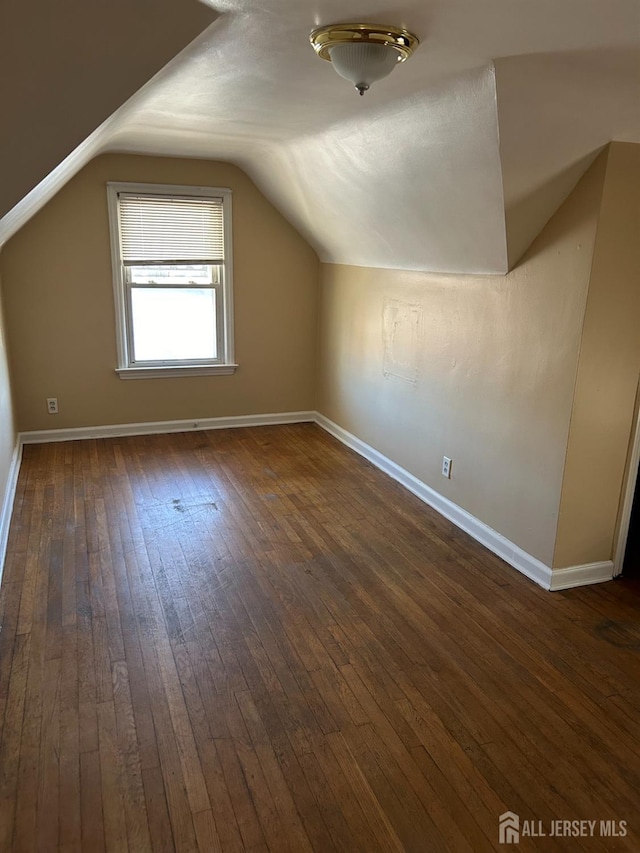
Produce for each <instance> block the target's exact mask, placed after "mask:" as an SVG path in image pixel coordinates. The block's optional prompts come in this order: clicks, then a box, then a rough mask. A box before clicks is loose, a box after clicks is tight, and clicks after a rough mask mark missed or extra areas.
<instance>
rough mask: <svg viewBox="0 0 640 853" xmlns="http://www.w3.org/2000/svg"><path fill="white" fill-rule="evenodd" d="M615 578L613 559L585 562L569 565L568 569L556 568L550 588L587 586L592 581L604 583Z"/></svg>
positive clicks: (554, 589) (553, 589)
mask: <svg viewBox="0 0 640 853" xmlns="http://www.w3.org/2000/svg"><path fill="white" fill-rule="evenodd" d="M612 579H613V561H612V560H603V561H602V562H600V563H585V564H584V565H582V566H568V567H567V568H566V569H554V570H553V576H552V578H551V586H550V589H551V590H552V591H553V592H555V591H556V590H559V589H571V588H572V587H574V586H586V585H587V584H592V583H604V581H610V580H612Z"/></svg>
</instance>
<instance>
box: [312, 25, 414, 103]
mask: <svg viewBox="0 0 640 853" xmlns="http://www.w3.org/2000/svg"><path fill="white" fill-rule="evenodd" d="M309 41H310V42H311V44H312V46H313V49H314V50H315V52H316V53H317V54H318V56H319V57H320V59H326V60H327V61H328V62H331V63H332V64H333V67H334V68H335V69H336V71H337V72H338V74H339V75H340V76H341V77H344V78H345V80H350V81H351V82H352V83H353V85H354V86H355V87H356V89H357V90H358V92H360V94H361V95H364V93H365V92H366V91H367V89H368V88H369V87H370V86H371V84H372V83H375V82H376V80H382V78H383V77H386V76H387V75H389V74H391V72H392V71H393V69H394V68H395V67H396V65H397V64H398V63H399V62H404V61H405V59H408V58H409V57H410V56H411V54H412V53H413V51H414V50H415V49H416V47H417V46H418V44H419V43H420V42H419V41H418V39H417V38H416V36H414V35H413V34H412V33H409V32H407V30H403V29H400V28H399V27H390V26H386V25H385V24H330V25H329V26H328V27H319V28H318V29H316V30H314V31H313V32H312V33H311V35H310V36H309Z"/></svg>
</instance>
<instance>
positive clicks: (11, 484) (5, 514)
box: [0, 439, 22, 582]
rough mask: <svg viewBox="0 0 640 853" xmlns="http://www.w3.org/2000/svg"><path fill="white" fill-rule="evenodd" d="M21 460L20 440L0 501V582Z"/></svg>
mask: <svg viewBox="0 0 640 853" xmlns="http://www.w3.org/2000/svg"><path fill="white" fill-rule="evenodd" d="M21 459H22V444H21V443H20V440H19V439H18V441H17V442H16V446H15V449H14V451H13V456H12V457H11V464H10V466H9V475H8V477H7V484H6V487H5V491H4V498H3V501H2V509H1V510H0V582H1V581H2V572H3V569H4V558H5V557H6V554H7V542H8V541H9V526H10V524H11V513H12V512H13V504H14V501H15V497H16V487H17V485H18V473H19V472H20V461H21Z"/></svg>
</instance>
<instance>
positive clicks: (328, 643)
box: [0, 424, 640, 853]
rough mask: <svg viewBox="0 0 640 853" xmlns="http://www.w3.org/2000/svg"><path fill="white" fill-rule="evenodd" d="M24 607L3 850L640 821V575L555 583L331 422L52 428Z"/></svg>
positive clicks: (9, 654) (8, 707)
mask: <svg viewBox="0 0 640 853" xmlns="http://www.w3.org/2000/svg"><path fill="white" fill-rule="evenodd" d="M0 624H1V625H2V631H1V632H0V725H1V729H0V851H3V853H4V851H38V853H42V852H43V851H49V850H52V851H53V850H61V851H65V853H66V852H67V851H77V850H83V851H89V853H94V851H101V850H108V851H115V853H120V851H126V850H130V851H133V853H139V851H146V850H154V851H171V850H178V851H188V850H200V851H207V853H209V851H244V850H247V851H253V853H258V851H275V853H281V851H282V853H284V851H291V853H303V851H311V850H313V851H319V853H330V851H334V850H341V851H348V853H352V851H363V853H374V851H384V853H387V851H403V850H406V851H425V852H426V851H429V852H430V851H451V852H452V853H465V851H466V853H476V851H485V850H501V849H515V848H513V847H512V848H509V847H503V846H501V845H500V844H499V843H498V817H499V815H500V814H502V813H503V812H506V811H508V810H510V811H513V812H515V813H517V814H518V815H519V816H520V820H521V821H524V820H528V821H535V825H534V826H535V827H542V828H543V829H544V830H545V831H546V832H547V833H550V831H551V821H554V820H567V821H578V820H595V821H598V825H597V827H595V831H596V832H599V830H600V826H599V821H600V820H610V821H620V820H624V821H627V832H628V834H627V836H626V837H615V838H614V837H608V838H602V837H597V836H594V837H592V838H587V837H579V838H573V837H560V838H558V837H551V836H550V835H549V834H547V836H545V837H544V838H531V837H521V843H520V845H519V847H518V849H520V850H543V851H571V850H583V849H585V850H600V851H602V850H634V851H637V850H639V849H640V835H639V834H638V831H639V830H640V817H639V816H638V815H639V808H638V807H639V793H638V792H639V791H640V743H639V737H638V735H639V731H640V725H639V723H640V702H639V697H640V689H639V688H640V666H639V659H638V653H639V651H640V584H638V583H637V582H626V581H617V582H612V583H609V584H606V585H600V586H596V587H589V588H582V589H576V590H571V591H567V592H563V593H548V592H544V591H543V590H542V589H539V588H538V587H536V586H535V585H534V584H533V583H531V582H530V581H528V580H526V579H525V578H523V577H522V576H520V575H519V574H518V573H517V572H516V571H515V570H514V569H512V568H510V567H508V566H506V565H505V564H504V563H502V562H501V561H500V560H499V559H498V558H496V557H494V556H493V555H491V554H489V553H488V552H487V551H485V550H484V549H483V548H482V547H480V546H479V545H477V544H476V543H474V542H473V541H472V540H471V539H469V538H468V537H467V536H466V535H465V534H463V533H461V532H460V531H458V530H457V529H456V528H455V527H454V526H453V525H451V524H449V523H448V522H447V521H445V520H444V519H442V518H441V517H440V516H438V515H437V514H436V513H435V512H434V511H432V510H431V509H430V508H429V507H427V506H425V505H424V504H422V503H421V502H420V501H419V500H418V499H416V498H414V497H413V496H412V495H411V494H409V493H407V492H406V491H404V490H403V489H402V487H400V486H399V485H397V484H396V483H395V482H393V481H392V480H390V479H388V478H387V477H386V476H385V475H383V474H381V473H380V472H378V471H377V470H376V469H375V468H373V467H372V466H371V465H369V464H368V463H367V462H365V461H363V460H362V459H361V458H359V457H358V456H356V455H355V454H353V453H351V452H350V451H348V450H346V449H345V448H343V447H342V446H341V445H339V444H338V443H337V442H336V441H335V440H334V439H332V438H331V437H330V436H328V435H327V434H325V433H324V432H322V431H321V430H320V429H319V428H318V427H316V426H313V425H310V424H307V425H295V426H282V427H280V426H279V427H260V428H255V429H236V430H225V431H222V430H221V431H211V432H194V433H189V434H186V433H185V434H179V435H166V436H142V437H130V438H121V439H109V440H99V441H82V442H80V441H78V442H68V443H61V444H50V445H39V446H29V447H26V448H25V451H24V461H23V465H22V469H21V473H20V480H19V485H18V493H17V498H16V505H15V511H14V516H13V524H12V529H11V535H10V542H9V551H8V556H7V562H6V569H5V574H4V579H3V582H2V588H1V592H0ZM538 821H541V822H542V824H538ZM521 825H523V824H521ZM561 826H562V827H564V825H561ZM565 828H567V827H565ZM568 828H569V829H571V827H568ZM616 828H617V829H618V830H620V827H619V826H617V827H616Z"/></svg>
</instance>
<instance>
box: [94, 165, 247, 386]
mask: <svg viewBox="0 0 640 853" xmlns="http://www.w3.org/2000/svg"><path fill="white" fill-rule="evenodd" d="M119 193H133V194H142V195H151V196H177V197H182V198H184V197H192V198H196V197H199V198H202V197H204V198H208V197H209V198H222V217H223V228H224V264H223V265H222V270H221V284H220V286H219V288H218V289H217V290H218V293H217V296H216V308H217V310H216V323H217V327H216V335H217V341H218V350H217V352H218V358H217V359H215V360H194V361H185V362H182V363H166V364H165V363H163V362H161V361H158V362H156V363H148V362H147V363H144V364H142V365H139V364H138V365H137V364H136V363H135V361H134V360H133V330H132V327H131V320H130V309H129V299H128V292H129V284H128V283H127V280H126V274H125V268H124V264H123V262H122V253H121V249H120V245H121V241H120V217H119V215H118V195H119ZM231 195H232V192H231V190H230V189H228V188H226V187H193V186H176V185H174V184H139V183H128V182H127V183H123V182H119V181H109V182H108V183H107V203H108V208H109V233H110V237H111V263H112V267H113V292H114V299H115V312H116V347H117V355H118V367H117V368H116V373H117V374H118V375H119V377H120V379H154V378H162V377H173V376H209V375H212V374H230V373H234V372H235V370H236V368H237V367H238V365H237V364H236V363H235V361H234V335H233V250H232V233H231V222H232V211H231ZM219 303H222V304H221V305H220V304H219Z"/></svg>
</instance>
